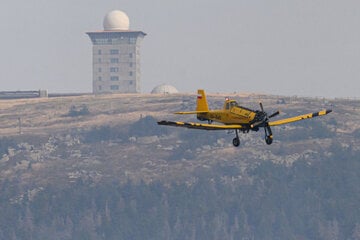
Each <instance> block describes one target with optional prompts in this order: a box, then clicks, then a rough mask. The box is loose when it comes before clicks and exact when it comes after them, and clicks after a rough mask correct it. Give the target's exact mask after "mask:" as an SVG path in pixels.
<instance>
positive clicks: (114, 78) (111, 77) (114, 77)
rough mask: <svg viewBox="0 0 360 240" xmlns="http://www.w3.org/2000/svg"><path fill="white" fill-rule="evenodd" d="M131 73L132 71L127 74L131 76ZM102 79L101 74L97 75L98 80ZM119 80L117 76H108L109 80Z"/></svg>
mask: <svg viewBox="0 0 360 240" xmlns="http://www.w3.org/2000/svg"><path fill="white" fill-rule="evenodd" d="M132 75H133V73H132V72H130V73H129V76H132ZM102 80H103V78H102V76H99V77H98V81H102ZM119 80H120V78H119V76H110V81H119Z"/></svg>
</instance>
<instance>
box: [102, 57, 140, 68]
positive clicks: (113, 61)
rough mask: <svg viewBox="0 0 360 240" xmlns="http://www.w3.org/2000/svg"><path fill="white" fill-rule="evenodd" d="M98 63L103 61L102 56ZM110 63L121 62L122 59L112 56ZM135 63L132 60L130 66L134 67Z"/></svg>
mask: <svg viewBox="0 0 360 240" xmlns="http://www.w3.org/2000/svg"><path fill="white" fill-rule="evenodd" d="M98 63H102V60H101V58H98ZM110 63H120V60H119V59H118V58H110ZM122 64H124V63H122ZM133 66H134V63H132V62H130V63H129V67H133Z"/></svg>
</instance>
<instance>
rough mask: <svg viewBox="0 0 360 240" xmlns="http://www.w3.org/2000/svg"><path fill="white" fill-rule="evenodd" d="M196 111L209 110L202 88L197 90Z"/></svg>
mask: <svg viewBox="0 0 360 240" xmlns="http://www.w3.org/2000/svg"><path fill="white" fill-rule="evenodd" d="M196 111H199V112H208V111H209V106H208V103H207V100H206V95H205V91H204V90H202V89H199V90H198V96H197V105H196Z"/></svg>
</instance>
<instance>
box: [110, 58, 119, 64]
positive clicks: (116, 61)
mask: <svg viewBox="0 0 360 240" xmlns="http://www.w3.org/2000/svg"><path fill="white" fill-rule="evenodd" d="M110 62H111V63H118V62H119V59H118V58H111V59H110Z"/></svg>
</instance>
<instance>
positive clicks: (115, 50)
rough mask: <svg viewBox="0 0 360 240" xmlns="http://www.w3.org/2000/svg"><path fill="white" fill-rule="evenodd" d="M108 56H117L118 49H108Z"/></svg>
mask: <svg viewBox="0 0 360 240" xmlns="http://www.w3.org/2000/svg"><path fill="white" fill-rule="evenodd" d="M110 54H111V55H116V54H119V50H118V49H110Z"/></svg>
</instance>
